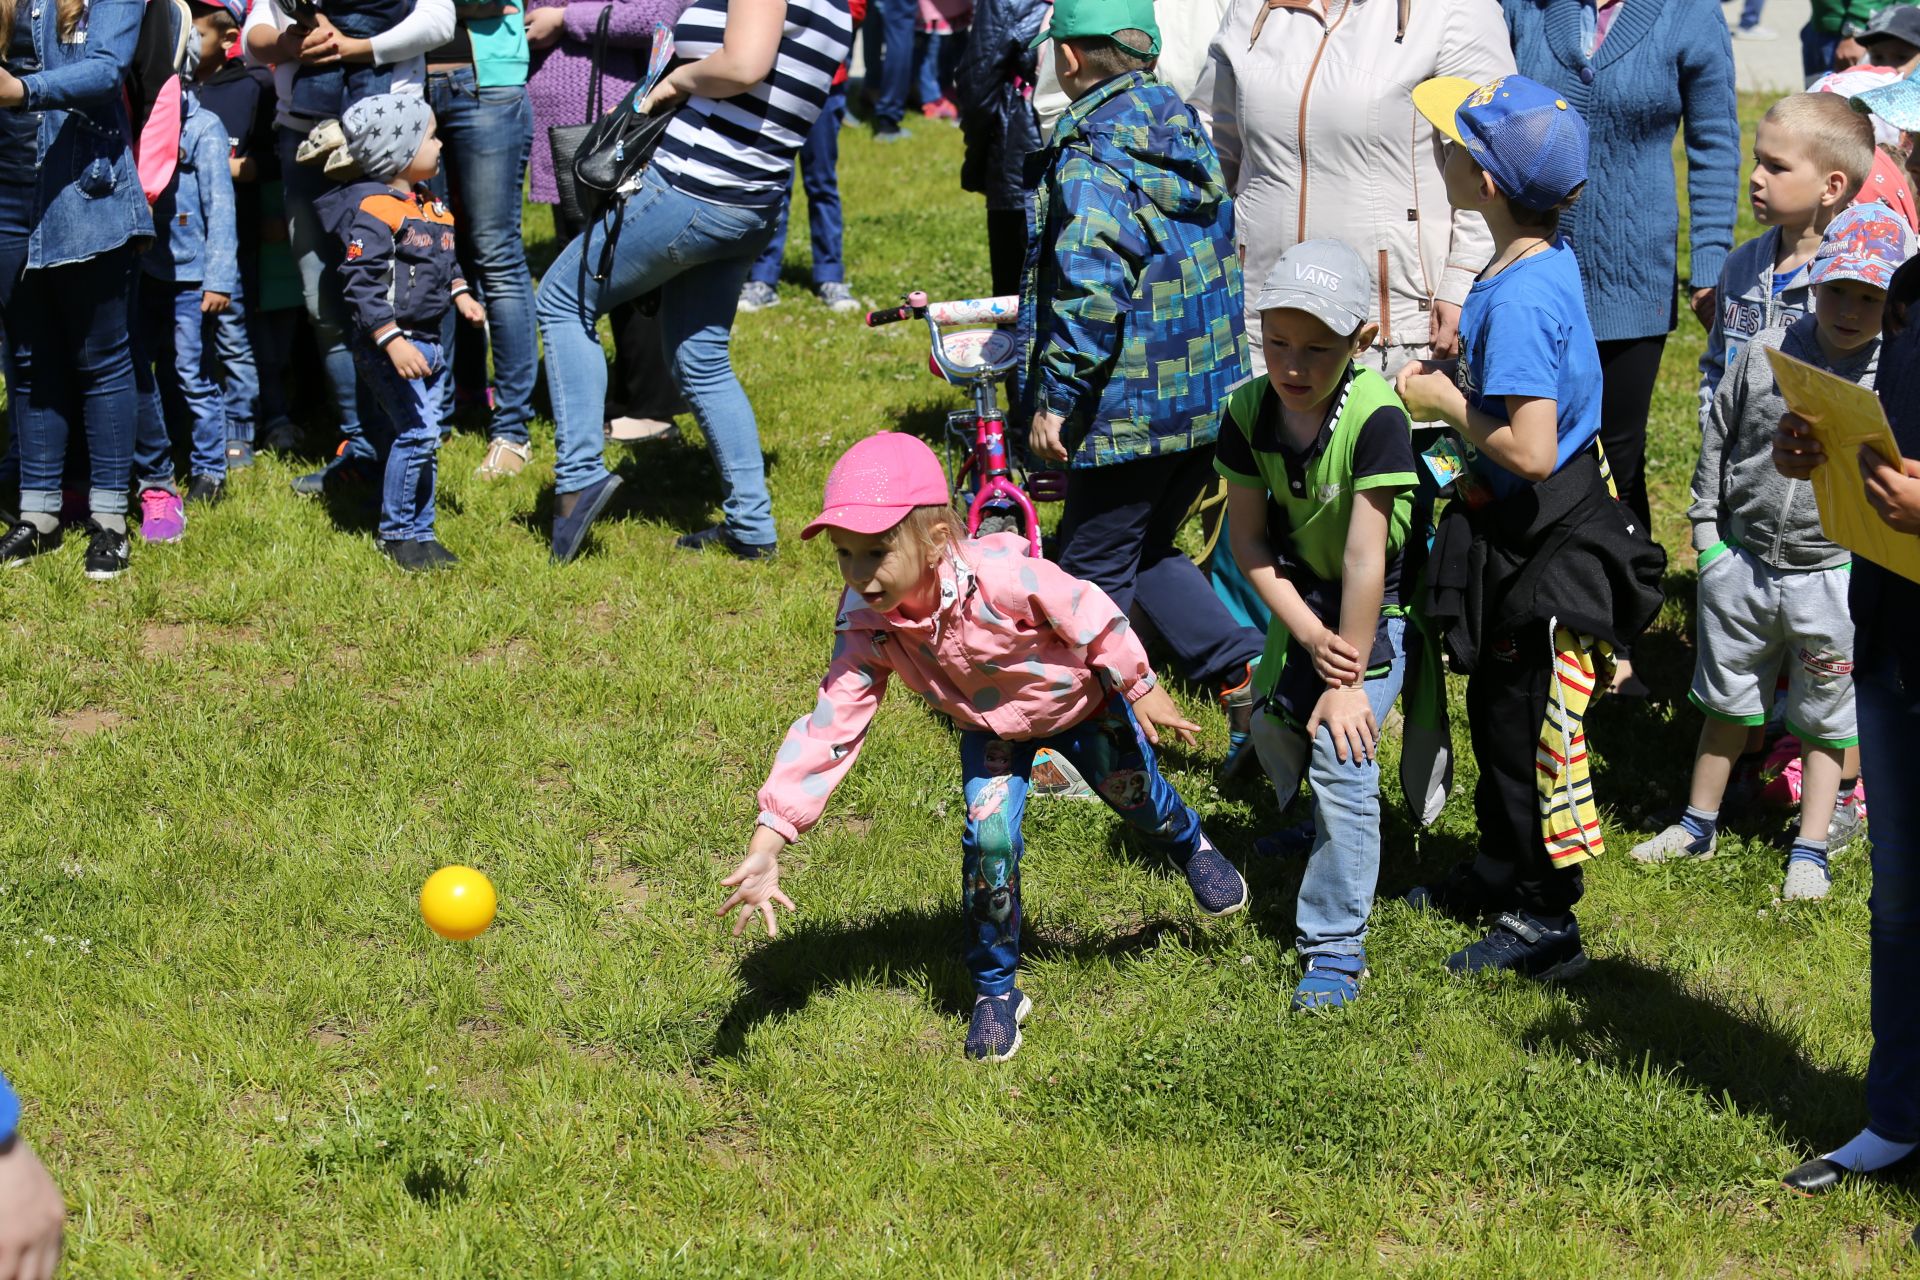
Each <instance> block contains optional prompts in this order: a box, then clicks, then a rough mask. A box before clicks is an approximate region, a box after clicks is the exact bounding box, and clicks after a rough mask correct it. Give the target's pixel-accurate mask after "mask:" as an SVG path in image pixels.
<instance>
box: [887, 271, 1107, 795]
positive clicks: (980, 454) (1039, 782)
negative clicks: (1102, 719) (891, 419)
mask: <svg viewBox="0 0 1920 1280" xmlns="http://www.w3.org/2000/svg"><path fill="white" fill-rule="evenodd" d="M1019 315H1020V299H1019V298H1017V297H1006V298H969V299H966V300H963V301H959V302H929V301H927V295H926V294H925V293H922V292H921V291H919V290H917V289H916V290H915V291H914V292H912V293H910V294H908V295H907V296H906V300H905V301H904V302H903V303H902V304H901V305H900V306H897V307H894V308H893V309H892V310H889V311H869V312H868V313H867V324H868V325H869V326H878V325H883V324H895V323H898V322H899V321H901V320H925V321H926V322H927V332H928V334H929V335H930V336H931V339H932V349H931V351H930V352H929V354H928V356H927V364H928V367H930V368H931V369H932V370H933V372H934V375H935V376H936V377H939V378H944V379H945V380H946V381H948V382H950V383H952V384H953V385H954V386H956V387H965V388H966V389H967V391H968V392H969V393H970V394H971V395H972V396H973V407H972V408H971V409H957V410H955V411H954V412H952V413H950V414H948V415H947V431H946V436H945V439H944V443H945V446H946V455H947V477H948V479H949V480H950V481H951V483H952V484H953V487H954V491H955V492H957V493H969V494H971V496H970V497H969V498H968V500H967V536H968V537H970V538H977V537H982V536H984V535H986V534H991V533H1024V534H1026V536H1027V551H1028V554H1030V555H1033V556H1036V557H1037V556H1038V555H1039V554H1040V517H1039V515H1038V514H1037V513H1036V512H1035V511H1034V509H1033V504H1034V503H1035V502H1036V501H1038V502H1058V501H1060V500H1061V499H1062V498H1064V497H1066V495H1067V478H1066V476H1065V475H1063V474H1061V473H1060V472H1058V471H1027V472H1026V481H1027V483H1026V487H1025V488H1024V489H1023V488H1021V486H1020V485H1018V484H1016V483H1015V482H1014V479H1013V462H1012V456H1011V454H1010V452H1009V450H1008V447H1007V431H1006V427H1007V421H1006V418H1005V417H1004V416H1002V414H1001V412H1000V403H999V398H998V393H997V392H996V391H995V390H994V388H996V387H997V386H999V385H1000V384H1001V383H1002V382H1005V381H1006V380H1007V375H1008V374H1010V373H1012V372H1013V366H1014V365H1016V364H1018V363H1019V362H1020V344H1019V343H1017V342H1015V341H1014V338H1013V335H1012V334H1010V333H1008V332H1007V331H1006V330H1005V329H1003V328H1001V327H1000V326H1001V325H1005V324H1010V323H1011V322H1012V321H1014V320H1015V319H1017V318H1018V317H1019ZM942 325H947V326H960V325H976V326H989V327H980V328H946V329H943V328H942V327H941V326H942ZM956 448H958V449H963V450H965V451H966V458H965V460H964V461H963V462H961V463H960V466H959V468H958V469H957V470H956V469H955V467H954V464H953V455H954V452H955V450H956ZM969 486H970V487H969ZM1030 786H1031V787H1032V791H1033V794H1035V795H1052V796H1066V797H1072V798H1075V799H1092V798H1093V789H1092V788H1091V787H1089V786H1088V785H1087V784H1086V782H1085V780H1084V779H1082V778H1081V777H1080V774H1079V773H1078V771H1076V770H1075V769H1074V767H1073V765H1072V764H1070V763H1068V761H1067V759H1066V757H1064V756H1062V755H1060V754H1059V753H1058V752H1055V751H1041V752H1040V753H1039V754H1038V755H1036V756H1035V757H1034V761H1033V769H1032V771H1031V778H1030Z"/></svg>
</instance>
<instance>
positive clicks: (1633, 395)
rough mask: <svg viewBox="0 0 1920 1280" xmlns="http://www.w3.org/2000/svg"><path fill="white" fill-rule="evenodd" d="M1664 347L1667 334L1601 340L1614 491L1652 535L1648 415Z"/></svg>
mask: <svg viewBox="0 0 1920 1280" xmlns="http://www.w3.org/2000/svg"><path fill="white" fill-rule="evenodd" d="M1666 348H1667V335H1666V334H1664V333H1662V334H1657V335H1655V336H1654V337H1651V338H1622V339H1619V340H1617V341H1614V342H1602V343H1601V344H1600V373H1601V376H1602V378H1603V379H1604V386H1603V388H1602V390H1601V393H1600V443H1601V444H1602V445H1604V446H1605V447H1606V450H1607V466H1608V467H1610V468H1611V469H1612V471H1613V487H1614V491H1615V492H1617V493H1618V494H1619V495H1620V501H1622V502H1624V503H1626V504H1627V506H1628V507H1629V508H1631V509H1632V511H1633V513H1634V514H1635V515H1637V516H1639V517H1640V525H1641V527H1642V528H1643V529H1645V530H1646V531H1647V534H1648V536H1649V537H1651V536H1652V534H1653V512H1652V511H1651V510H1650V509H1649V508H1648V506H1647V415H1648V414H1649V413H1650V412H1651V411H1652V409H1653V384H1654V383H1655V382H1656V381H1657V380H1658V379H1659V377H1660V357H1661V355H1662V353H1664V352H1665V351H1666Z"/></svg>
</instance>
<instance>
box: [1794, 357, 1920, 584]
mask: <svg viewBox="0 0 1920 1280" xmlns="http://www.w3.org/2000/svg"><path fill="white" fill-rule="evenodd" d="M1766 352H1767V362H1768V363H1769V364H1771V365H1772V366H1773V377H1774V380H1775V381H1776V382H1778V383H1779V384H1780V394H1781V395H1782V396H1783V397H1784V398H1785V399H1786V402H1787V407H1788V408H1789V409H1792V410H1793V411H1794V413H1796V414H1798V415H1799V416H1800V417H1801V418H1804V419H1805V420H1806V422H1807V425H1808V426H1810V427H1812V428H1813V438H1814V439H1815V440H1818V441H1819V442H1820V447H1821V449H1823V450H1825V451H1826V455H1827V461H1826V462H1825V463H1824V464H1823V465H1822V466H1821V467H1820V468H1819V469H1818V470H1816V471H1815V472H1814V473H1813V481H1812V483H1813V497H1814V501H1815V502H1817V503H1818V504H1819V505H1820V528H1821V530H1822V531H1823V532H1825V534H1826V535H1827V538H1828V539H1829V540H1830V541H1832V542H1835V543H1838V544H1839V545H1840V546H1843V547H1845V548H1846V549H1847V550H1849V551H1851V552H1853V553H1854V554H1855V555H1857V556H1862V557H1864V558H1866V559H1868V560H1871V561H1873V562H1874V563H1875V564H1877V565H1879V566H1881V567H1882V568H1885V569H1891V570H1892V571H1893V572H1895V573H1897V574H1899V575H1900V576H1901V577H1903V578H1911V579H1913V580H1914V581H1915V582H1920V538H1916V537H1914V536H1913V535H1912V534H1907V533H1898V532H1896V531H1894V530H1893V529H1890V528H1888V527H1887V523H1886V522H1885V521H1884V520H1882V519H1881V518H1880V515H1879V513H1878V512H1876V511H1875V510H1874V509H1873V504H1872V503H1870V502H1868V501H1867V485H1866V481H1865V480H1863V479H1861V476H1860V467H1859V465H1858V463H1859V457H1860V446H1861V445H1870V446H1872V448H1873V450H1874V452H1876V453H1878V454H1879V455H1880V456H1881V457H1883V458H1888V459H1898V458H1899V457H1900V446H1899V445H1898V444H1897V443H1895V442H1894V438H1893V428H1892V427H1890V426H1888V425H1887V415H1886V411H1885V410H1883V409H1882V408H1881V407H1880V397H1879V396H1877V395H1875V394H1874V393H1873V392H1872V391H1870V390H1869V389H1867V388H1866V387H1863V386H1860V385H1858V384H1856V383H1852V382H1848V381H1847V380H1846V379H1844V378H1836V377H1834V376H1833V375H1832V374H1830V373H1828V372H1827V371H1826V370H1824V369H1816V368H1814V367H1813V366H1812V365H1810V364H1808V363H1807V362H1806V361H1804V360H1795V359H1794V358H1793V357H1792V356H1790V355H1786V354H1784V353H1782V352H1780V351H1777V350H1775V349H1774V348H1772V347H1768V348H1766Z"/></svg>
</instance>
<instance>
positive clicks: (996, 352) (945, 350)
mask: <svg viewBox="0 0 1920 1280" xmlns="http://www.w3.org/2000/svg"><path fill="white" fill-rule="evenodd" d="M940 353H941V355H942V356H944V357H945V358H946V361H947V363H948V364H950V365H952V366H953V367H954V369H955V370H956V371H957V372H959V373H960V374H961V376H963V377H982V376H988V377H990V376H992V375H994V374H998V373H1004V372H1006V371H1007V370H1008V369H1011V368H1012V367H1013V363H1014V361H1015V360H1017V359H1018V358H1019V350H1018V346H1017V344H1016V343H1015V342H1014V338H1013V335H1012V334H1011V333H1008V332H1007V331H1006V330H1005V329H960V330H956V331H953V332H943V333H942V334H941V335H940ZM933 371H934V372H935V373H936V374H939V375H940V376H941V377H942V378H943V379H944V378H945V377H946V374H945V373H943V372H942V371H941V369H940V367H939V366H938V365H937V364H936V365H935V366H934V369H933Z"/></svg>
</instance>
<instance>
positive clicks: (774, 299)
mask: <svg viewBox="0 0 1920 1280" xmlns="http://www.w3.org/2000/svg"><path fill="white" fill-rule="evenodd" d="M779 305H780V295H779V294H778V293H777V292H775V290H774V287H773V286H772V285H770V284H762V283H760V281H758V280H749V281H747V282H746V283H745V284H744V285H742V286H740V309H741V310H742V311H765V310H766V309H767V308H768V307H777V306H779Z"/></svg>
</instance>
